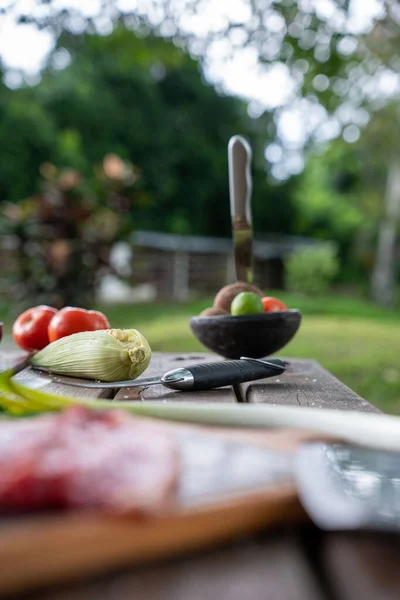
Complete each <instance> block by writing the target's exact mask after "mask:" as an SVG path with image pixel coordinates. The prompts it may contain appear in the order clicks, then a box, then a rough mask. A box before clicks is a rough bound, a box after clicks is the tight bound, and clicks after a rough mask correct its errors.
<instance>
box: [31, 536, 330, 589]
mask: <svg viewBox="0 0 400 600" xmlns="http://www.w3.org/2000/svg"><path fill="white" fill-rule="evenodd" d="M264 598H265V599H268V600H324V598H323V596H322V595H321V592H320V589H319V586H318V584H317V582H316V580H315V578H314V576H313V572H312V570H311V569H310V567H309V565H308V564H307V562H306V560H305V558H304V556H303V554H302V552H301V550H300V548H299V545H298V543H297V539H296V537H295V536H294V535H293V534H292V533H291V532H290V531H288V532H281V533H280V534H279V535H277V534H271V535H269V536H267V537H266V536H264V538H263V539H260V540H255V541H250V540H242V541H241V542H240V543H238V544H237V545H235V546H231V547H224V548H220V549H217V550H213V551H210V552H207V554H198V555H195V556H190V555H189V556H188V555H187V556H185V557H184V558H182V559H180V560H174V561H168V562H164V563H159V564H156V565H152V566H148V567H142V568H140V569H133V570H129V571H127V570H125V571H120V572H117V573H114V574H113V575H110V576H103V577H100V578H96V579H93V580H91V581H88V582H85V583H81V584H77V585H64V586H63V587H58V588H57V589H54V588H53V589H51V590H49V591H48V592H40V593H35V594H30V595H29V596H25V597H24V600H117V599H118V600H133V599H136V600H244V599H245V600H261V599H264Z"/></svg>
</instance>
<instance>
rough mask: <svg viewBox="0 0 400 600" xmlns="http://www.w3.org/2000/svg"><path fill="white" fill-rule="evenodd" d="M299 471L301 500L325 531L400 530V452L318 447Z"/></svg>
mask: <svg viewBox="0 0 400 600" xmlns="http://www.w3.org/2000/svg"><path fill="white" fill-rule="evenodd" d="M294 469H295V480H296V483H297V487H298V493H299V498H300V501H301V503H302V504H303V507H304V509H305V510H306V511H307V513H308V514H309V516H310V517H311V518H312V520H313V521H314V522H315V524H316V525H318V527H320V528H321V529H325V530H342V531H343V530H356V529H357V530H368V531H392V532H400V454H397V453H394V452H393V453H392V452H381V451H376V450H371V449H367V448H358V447H355V446H349V445H345V444H325V443H312V444H305V445H304V446H302V447H300V449H299V451H298V453H297V456H296V459H295V463H294Z"/></svg>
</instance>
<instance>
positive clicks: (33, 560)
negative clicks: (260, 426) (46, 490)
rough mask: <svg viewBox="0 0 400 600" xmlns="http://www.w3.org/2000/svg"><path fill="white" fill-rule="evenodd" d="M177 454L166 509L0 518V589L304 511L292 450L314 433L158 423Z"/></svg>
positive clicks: (185, 547) (111, 564) (136, 559)
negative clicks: (173, 497) (137, 515)
mask: <svg viewBox="0 0 400 600" xmlns="http://www.w3.org/2000/svg"><path fill="white" fill-rule="evenodd" d="M158 426H159V427H163V428H166V429H168V430H170V431H171V434H172V435H174V436H175V437H176V439H177V441H178V444H179V447H180V454H181V480H180V485H179V489H178V497H177V503H176V507H175V508H174V509H173V511H172V512H169V513H168V514H165V515H162V516H159V517H157V518H151V519H147V520H142V521H138V520H135V519H133V518H129V517H110V516H104V515H102V514H88V513H72V512H71V513H53V514H43V515H40V516H39V515H35V516H26V517H22V518H21V517H13V518H7V519H5V518H3V519H2V520H1V521H0V564H1V569H0V594H5V593H7V594H11V593H17V592H22V591H26V590H28V589H31V588H34V587H37V586H43V585H47V584H52V583H56V582H61V581H66V580H68V581H70V580H72V579H75V578H78V577H80V576H83V575H88V574H94V573H96V572H99V571H102V572H104V571H105V570H111V569H113V568H117V567H122V566H125V565H133V564H137V563H142V562H145V561H148V560H153V559H160V558H164V557H170V556H172V555H174V554H178V553H182V552H184V551H190V550H198V549H201V548H205V547H207V546H211V545H215V544H217V543H222V542H224V541H227V540H229V539H231V538H233V537H235V536H239V535H242V534H245V533H250V532H252V531H255V530H256V529H259V528H260V527H268V526H272V525H277V524H280V523H283V522H288V521H289V522H290V521H291V522H295V521H297V520H301V519H304V518H305V514H304V512H303V510H302V508H301V506H300V504H299V502H298V500H297V496H296V490H295V487H294V484H293V479H292V475H291V469H292V459H293V455H294V450H295V448H296V447H297V446H298V444H300V443H301V442H303V441H306V440H309V439H315V434H313V433H310V434H308V433H307V432H304V431H303V432H299V431H289V430H280V431H271V432H259V431H257V432H255V431H253V430H240V431H238V430H235V429H223V428H206V427H200V426H188V425H180V424H169V423H168V424H165V423H164V424H161V423H160V424H159V425H158Z"/></svg>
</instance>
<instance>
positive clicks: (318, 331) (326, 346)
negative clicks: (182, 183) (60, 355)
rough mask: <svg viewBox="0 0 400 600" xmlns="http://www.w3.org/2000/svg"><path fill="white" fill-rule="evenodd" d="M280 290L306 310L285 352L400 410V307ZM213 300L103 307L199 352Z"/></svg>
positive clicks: (157, 341) (153, 341)
mask: <svg viewBox="0 0 400 600" xmlns="http://www.w3.org/2000/svg"><path fill="white" fill-rule="evenodd" d="M276 295H277V296H279V297H280V298H282V300H284V301H285V302H286V303H287V304H288V306H291V307H293V308H300V309H301V310H302V312H303V322H302V325H301V327H300V329H299V331H298V333H297V335H296V336H295V338H294V339H293V341H292V342H291V343H290V344H288V346H286V348H284V349H283V351H281V352H280V353H279V354H280V355H282V356H286V357H298V358H313V359H315V360H317V361H318V362H319V363H320V364H321V365H322V366H323V367H325V368H326V369H328V370H329V371H331V372H332V373H333V374H334V375H336V377H338V378H339V379H340V380H341V381H343V382H344V383H346V384H347V385H348V386H349V387H350V388H352V389H353V390H354V391H356V392H357V393H359V394H360V395H361V396H363V397H364V398H366V399H367V400H369V401H370V402H372V403H373V404H375V405H377V406H379V407H380V408H381V409H382V410H384V411H386V412H392V413H400V360H399V359H400V310H399V309H396V310H390V311H386V310H383V309H379V308H378V307H376V306H374V305H373V304H372V303H369V302H367V301H363V300H360V299H357V298H347V297H336V296H335V295H334V294H332V296H330V297H327V298H318V299H308V298H304V297H301V296H295V295H293V294H288V293H281V292H279V293H277V294H276ZM210 304H211V301H207V300H201V301H195V302H191V303H188V304H184V305H178V304H172V303H171V304H164V303H163V304H162V303H154V304H147V305H130V306H101V307H99V308H100V309H101V310H103V311H104V312H105V313H106V314H107V315H108V317H109V319H110V322H111V324H112V326H113V327H134V328H136V329H139V330H140V331H141V332H142V333H143V334H144V335H145V336H146V337H147V339H148V340H149V343H150V345H151V347H152V349H153V350H163V351H170V352H193V351H194V352H196V351H204V350H205V349H204V348H203V347H202V346H201V344H200V343H199V342H198V341H197V340H196V339H195V338H194V337H193V335H192V334H191V331H190V328H189V317H190V316H192V315H195V314H198V313H199V312H200V311H201V310H202V309H203V308H206V307H207V306H208V305H210ZM0 316H1V315H0ZM3 316H4V315H3ZM7 329H8V333H9V327H8V328H7Z"/></svg>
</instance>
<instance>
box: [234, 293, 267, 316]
mask: <svg viewBox="0 0 400 600" xmlns="http://www.w3.org/2000/svg"><path fill="white" fill-rule="evenodd" d="M263 312H264V306H263V303H262V301H261V298H260V296H258V294H254V293H253V292H241V293H240V294H238V295H237V296H235V298H234V299H233V300H232V304H231V315H233V316H234V317H238V316H240V315H252V314H258V313H263Z"/></svg>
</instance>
